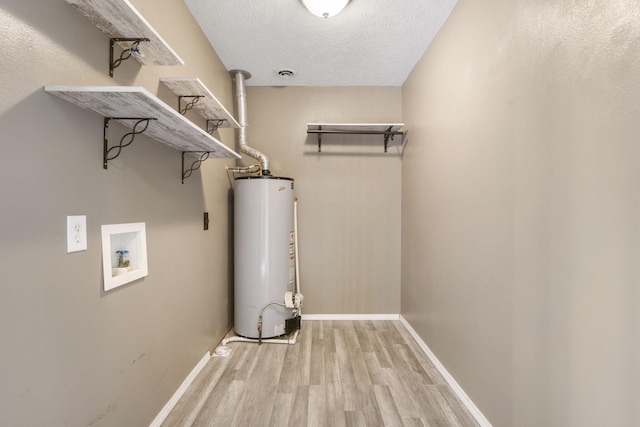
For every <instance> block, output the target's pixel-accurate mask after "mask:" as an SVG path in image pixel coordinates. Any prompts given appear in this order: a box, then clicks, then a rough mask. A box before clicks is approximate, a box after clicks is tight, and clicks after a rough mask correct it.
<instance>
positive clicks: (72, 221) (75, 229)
mask: <svg viewBox="0 0 640 427" xmlns="http://www.w3.org/2000/svg"><path fill="white" fill-rule="evenodd" d="M86 250H87V216H86V215H73V216H68V217H67V253H68V254H69V253H71V252H80V251H86Z"/></svg>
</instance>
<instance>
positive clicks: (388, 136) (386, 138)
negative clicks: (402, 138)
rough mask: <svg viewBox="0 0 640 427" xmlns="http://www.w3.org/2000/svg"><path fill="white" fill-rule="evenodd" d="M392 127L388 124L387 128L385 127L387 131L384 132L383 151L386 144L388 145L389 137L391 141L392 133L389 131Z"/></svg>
mask: <svg viewBox="0 0 640 427" xmlns="http://www.w3.org/2000/svg"><path fill="white" fill-rule="evenodd" d="M392 128H393V126H389V128H388V129H387V132H386V133H385V134H384V152H385V153H386V152H387V145H389V138H391V141H393V136H394V134H393V133H391V129H392Z"/></svg>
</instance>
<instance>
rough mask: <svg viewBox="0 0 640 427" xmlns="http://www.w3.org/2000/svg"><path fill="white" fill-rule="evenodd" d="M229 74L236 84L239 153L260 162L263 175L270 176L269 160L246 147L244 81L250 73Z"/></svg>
mask: <svg viewBox="0 0 640 427" xmlns="http://www.w3.org/2000/svg"><path fill="white" fill-rule="evenodd" d="M229 74H231V77H232V78H233V80H235V82H236V98H237V104H238V123H239V124H240V130H239V132H238V142H239V144H240V152H242V153H243V154H246V155H247V156H249V157H253V158H254V159H256V160H258V161H260V165H261V166H262V174H263V175H271V172H270V171H269V158H268V157H267V156H266V155H265V154H264V153H262V152H260V151H258V150H256V149H255V148H252V147H249V146H248V145H247V126H248V124H247V92H246V89H245V84H244V81H245V80H246V79H250V78H251V73H249V72H247V71H244V70H231V71H229Z"/></svg>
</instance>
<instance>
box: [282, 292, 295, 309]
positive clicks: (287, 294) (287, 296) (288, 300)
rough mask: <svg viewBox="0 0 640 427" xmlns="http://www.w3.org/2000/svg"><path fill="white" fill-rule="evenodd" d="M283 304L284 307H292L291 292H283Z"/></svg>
mask: <svg viewBox="0 0 640 427" xmlns="http://www.w3.org/2000/svg"><path fill="white" fill-rule="evenodd" d="M284 306H285V307H286V308H293V307H294V305H293V292H285V294H284Z"/></svg>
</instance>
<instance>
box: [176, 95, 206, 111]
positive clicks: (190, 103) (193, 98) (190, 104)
mask: <svg viewBox="0 0 640 427" xmlns="http://www.w3.org/2000/svg"><path fill="white" fill-rule="evenodd" d="M182 98H189V99H191V101H185V105H184V108H182ZM200 98H204V96H202V95H184V96H183V95H180V96H178V112H179V113H180V114H182V115H183V116H184V115H185V114H187V111H189V110H191V109H192V108H193V106H194V105H196V104H197V103H198V100H199V99H200Z"/></svg>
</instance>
